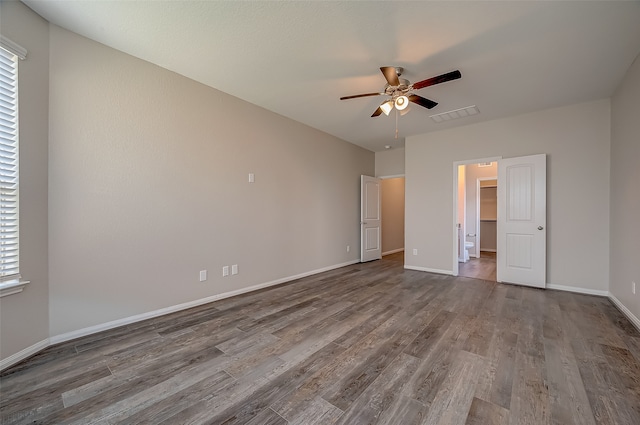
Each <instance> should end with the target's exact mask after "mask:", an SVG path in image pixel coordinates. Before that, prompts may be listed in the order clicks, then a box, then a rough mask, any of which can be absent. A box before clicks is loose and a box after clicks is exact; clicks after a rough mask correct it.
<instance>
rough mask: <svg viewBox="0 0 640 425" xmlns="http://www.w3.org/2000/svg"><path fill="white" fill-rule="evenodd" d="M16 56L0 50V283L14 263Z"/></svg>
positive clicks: (13, 274) (14, 271)
mask: <svg viewBox="0 0 640 425" xmlns="http://www.w3.org/2000/svg"><path fill="white" fill-rule="evenodd" d="M18 237H19V231H18V57H17V56H16V55H15V54H14V53H12V52H9V51H8V50H6V49H4V48H2V47H0V282H3V281H7V280H12V279H18V278H19V277H20V274H19V272H20V270H19V261H18V259H19V258H18V257H19V255H18Z"/></svg>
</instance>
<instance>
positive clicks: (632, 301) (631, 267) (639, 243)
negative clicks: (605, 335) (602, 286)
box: [609, 58, 640, 325]
mask: <svg viewBox="0 0 640 425" xmlns="http://www.w3.org/2000/svg"><path fill="white" fill-rule="evenodd" d="M639 99H640V59H638V58H636V61H635V62H634V64H633V65H632V66H631V68H630V69H629V71H628V72H627V75H626V76H625V78H624V80H623V82H622V84H621V85H620V86H619V87H618V89H617V90H616V93H615V95H614V96H613V98H612V100H611V111H612V114H611V116H612V118H611V240H610V245H611V257H610V261H611V273H610V283H609V285H610V287H609V290H610V291H611V293H612V294H613V295H614V296H615V297H616V298H617V299H618V300H620V302H622V304H624V306H625V307H626V308H627V309H628V310H629V311H630V312H631V313H632V314H634V315H635V317H636V318H640V261H639V260H640V120H639V119H638V117H640V106H639V105H638V100H639ZM632 281H635V282H636V294H635V295H633V294H632V293H631V282H632ZM636 325H638V323H636Z"/></svg>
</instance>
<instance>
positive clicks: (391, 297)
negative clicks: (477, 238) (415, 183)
mask: <svg viewBox="0 0 640 425" xmlns="http://www.w3.org/2000/svg"><path fill="white" fill-rule="evenodd" d="M402 264H403V260H402V254H401V253H400V254H394V255H391V256H388V257H385V258H384V259H383V260H379V261H374V262H371V263H366V264H357V265H353V266H348V267H344V268H341V269H337V270H333V271H329V272H326V273H322V274H318V275H314V276H311V277H307V278H304V279H300V280H297V281H295V282H292V283H289V284H286V285H281V286H278V287H273V288H269V289H265V290H262V291H259V292H253V293H249V294H245V295H241V296H237V297H234V298H228V299H225V300H221V301H218V302H215V303H212V304H208V305H204V306H200V307H198V308H194V309H190V310H186V311H182V312H178V313H175V314H171V315H167V316H164V317H159V318H155V319H152V320H148V321H145V322H139V323H136V324H132V325H129V326H126V327H122V328H118V329H113V330H110V331H106V332H103V333H100V334H95V335H91V336H88V337H85V338H82V339H78V340H75V341H70V342H66V343H63V344H60V345H57V346H54V347H50V348H48V349H46V350H44V351H42V352H41V353H39V354H38V355H36V356H34V357H32V358H30V359H28V360H26V361H24V362H22V363H21V364H18V365H16V366H14V367H12V368H10V369H8V370H6V371H4V372H3V373H2V375H1V377H0V391H1V394H0V413H1V418H2V420H1V422H2V423H3V424H32V423H38V424H59V423H65V424H66V423H69V424H90V423H91V424H93V423H98V424H115V423H124V424H138V423H144V424H225V425H229V424H249V425H258V424H264V425H267V424H269V425H285V424H307V425H309V424H323V425H329V424H350V425H351V424H374V423H375V424H393V425H409V424H466V425H488V424H491V425H493V424H495V425H502V424H505V425H506V424H527V425H532V424H563V425H571V424H575V425H585V424H586V425H589V424H618V425H621V424H629V425H638V424H640V334H639V333H638V331H637V330H636V329H635V328H633V327H632V325H631V324H630V322H629V321H628V320H627V319H626V318H625V317H624V316H623V315H622V314H621V313H620V312H619V311H618V310H617V309H616V308H615V307H614V306H613V305H612V304H611V302H610V301H609V300H608V299H606V298H602V297H595V296H586V295H578V294H572V293H567V292H558V291H551V290H539V289H532V288H525V287H519V286H510V285H503V284H498V283H495V282H490V281H487V280H480V279H469V278H465V277H456V278H454V277H451V276H444V275H437V274H430V273H425V272H418V271H411V270H404V269H403V266H402Z"/></svg>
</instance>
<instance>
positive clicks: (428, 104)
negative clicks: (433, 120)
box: [407, 94, 438, 109]
mask: <svg viewBox="0 0 640 425" xmlns="http://www.w3.org/2000/svg"><path fill="white" fill-rule="evenodd" d="M407 97H408V98H409V102H413V103H415V104H417V105H420V106H424V107H425V108H427V109H431V108H433V107H434V106H436V105H437V104H438V102H434V101H433V100H429V99H426V98H424V97H422V96H418V95H417V94H410V95H409V96H407Z"/></svg>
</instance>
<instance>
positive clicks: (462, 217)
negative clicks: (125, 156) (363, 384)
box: [453, 157, 502, 281]
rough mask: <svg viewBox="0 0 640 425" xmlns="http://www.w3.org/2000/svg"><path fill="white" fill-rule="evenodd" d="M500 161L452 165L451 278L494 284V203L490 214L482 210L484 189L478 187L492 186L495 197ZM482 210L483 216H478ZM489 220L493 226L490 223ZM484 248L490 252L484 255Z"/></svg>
mask: <svg viewBox="0 0 640 425" xmlns="http://www.w3.org/2000/svg"><path fill="white" fill-rule="evenodd" d="M499 159H502V158H501V157H491V158H481V159H475V160H467V161H459V162H455V163H454V173H453V177H454V185H453V187H454V192H455V193H454V196H453V201H454V202H453V210H454V232H453V239H454V244H453V245H454V253H453V275H454V276H459V275H460V276H467V277H475V278H478V279H484V280H493V281H496V251H497V247H496V246H495V242H494V244H493V248H492V247H491V240H492V237H493V240H494V241H495V239H496V234H495V233H494V234H492V233H491V229H492V228H493V229H496V224H497V222H496V217H495V216H496V210H497V203H494V204H493V205H494V209H493V211H491V209H490V208H488V209H487V208H483V204H482V198H481V193H482V191H485V189H481V187H485V186H487V187H489V186H491V185H492V186H493V187H494V194H495V188H496V187H497V184H498V173H497V164H498V160H499ZM487 199H488V198H487ZM483 210H484V213H486V216H481V213H482V212H483ZM481 218H482V219H484V220H482V219H481ZM491 219H493V223H491V222H490V221H489V220H491ZM483 223H488V225H487V224H483ZM483 229H484V230H485V232H484V233H485V241H484V242H483V241H482V237H481V236H482V233H483ZM487 245H489V248H488V249H489V250H491V249H493V251H485V252H483V251H482V248H483V247H486V246H487Z"/></svg>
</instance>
